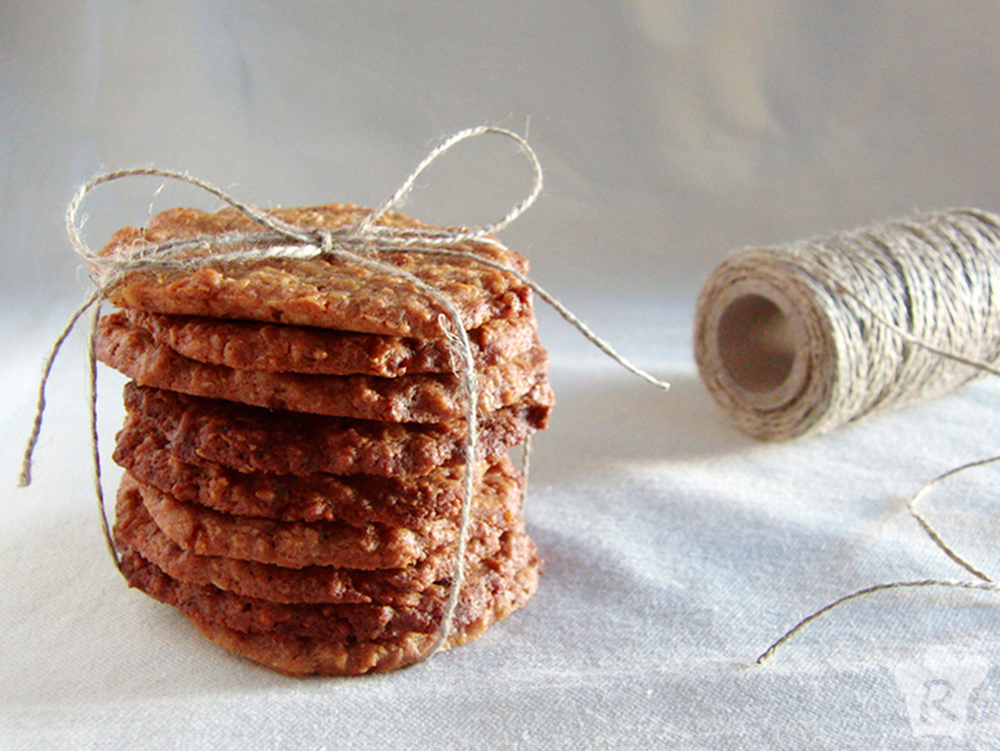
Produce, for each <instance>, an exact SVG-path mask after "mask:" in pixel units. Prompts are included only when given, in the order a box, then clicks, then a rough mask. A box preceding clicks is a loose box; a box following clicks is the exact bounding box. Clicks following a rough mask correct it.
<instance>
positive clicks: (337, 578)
mask: <svg viewBox="0 0 1000 751" xmlns="http://www.w3.org/2000/svg"><path fill="white" fill-rule="evenodd" d="M114 540H115V546H116V548H117V549H118V550H119V551H124V550H134V551H135V552H137V553H139V554H140V555H141V556H142V557H143V558H145V559H146V560H147V561H150V562H151V563H154V564H155V565H156V566H157V567H159V568H160V569H162V570H163V571H164V572H165V573H166V574H167V575H169V576H170V577H172V578H174V579H177V580H178V581H182V582H188V583H191V584H211V585H213V586H215V587H217V588H219V589H223V590H226V591H228V592H234V593H236V594H239V595H244V596H246V597H255V598H261V599H265V600H270V601H272V602H284V603H292V602H299V603H306V602H312V603H324V602H327V603H332V602H340V603H372V602H374V603H379V604H384V605H405V606H413V605H414V604H416V603H417V602H418V600H419V597H420V593H421V592H423V591H424V590H426V589H427V588H428V587H430V586H432V585H433V584H434V583H435V582H439V581H441V580H444V579H447V578H449V577H450V576H451V574H452V571H453V569H454V565H455V551H454V546H453V545H447V546H442V547H441V548H439V549H438V550H435V551H431V553H430V554H428V556H427V557H426V558H424V559H423V560H421V561H418V562H416V563H414V564H412V565H410V566H405V567H400V568H395V569H377V570H371V571H364V570H358V569H345V568H335V567H333V566H305V567H303V568H300V569H292V568H287V567H282V566H276V565H274V564H268V563H258V562H256V561H242V560H238V559H234V558H226V557H224V556H206V555H198V554H196V553H194V552H192V551H190V550H185V549H184V548H182V547H181V546H180V545H178V544H177V543H175V542H173V541H172V540H171V539H170V538H168V537H167V536H166V535H165V534H163V532H162V531H161V530H160V528H159V527H157V526H156V522H154V521H153V519H152V517H151V516H150V515H149V512H148V511H147V510H146V507H145V506H144V505H143V503H142V498H141V496H140V495H139V492H138V489H136V488H135V487H127V488H124V489H122V490H120V491H119V494H118V504H117V510H116V520H115V527H114ZM502 548H503V549H504V550H506V551H520V550H523V549H526V548H531V549H532V550H533V549H534V548H533V543H532V542H531V539H530V538H529V537H528V536H527V535H526V534H525V533H524V531H523V524H522V523H520V522H518V523H517V524H515V527H514V528H513V529H511V530H508V531H506V532H504V533H503V535H501V537H500V538H499V539H495V538H494V537H493V536H492V535H487V536H486V537H483V538H478V537H473V538H471V539H470V540H469V541H468V546H467V548H466V565H467V566H468V565H471V564H474V563H476V562H477V561H480V560H482V559H485V558H490V557H493V556H495V555H496V554H497V552H498V551H500V550H501V549H502ZM505 555H510V553H505Z"/></svg>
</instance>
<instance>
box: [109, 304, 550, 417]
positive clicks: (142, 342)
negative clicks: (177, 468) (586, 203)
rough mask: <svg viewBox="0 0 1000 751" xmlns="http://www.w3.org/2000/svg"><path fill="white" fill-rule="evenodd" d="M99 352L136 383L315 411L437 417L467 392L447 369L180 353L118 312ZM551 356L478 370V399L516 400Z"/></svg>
mask: <svg viewBox="0 0 1000 751" xmlns="http://www.w3.org/2000/svg"><path fill="white" fill-rule="evenodd" d="M97 356H98V359H100V360H101V361H102V362H104V363H105V364H106V365H110V366H111V367H113V368H115V369H116V370H118V371H120V372H122V373H124V374H125V375H127V376H128V377H130V378H132V379H134V380H135V382H136V383H138V384H139V385H140V386H153V387H155V388H160V389H168V390H170V391H177V392H180V393H183V394H191V395H194V396H204V397H209V398H212V399H227V400H229V401H235V402H240V403H242V404H249V405H252V406H256V407H265V408H267V409H284V410H290V411H293V412H308V413H310V414H317V415H330V416H337V417H354V418H358V419H362V420H382V421H386V422H422V423H440V422H446V421H448V420H455V419H460V418H462V417H464V415H465V411H466V394H465V389H464V388H463V386H462V381H461V379H460V378H459V377H458V376H455V375H451V374H418V375H408V376H400V377H398V378H380V377H375V376H365V375H351V376H332V375H303V374H299V373H267V372H263V371H255V370H238V369H236V368H230V367H227V366H225V365H210V364H207V363H203V362H199V361H197V360H192V359H190V358H187V357H184V356H183V355H180V354H178V353H177V352H175V351H174V350H173V349H171V348H170V347H168V346H166V345H164V344H160V343H158V342H156V341H155V340H154V339H153V337H152V335H151V334H150V333H148V332H147V331H145V330H143V329H139V328H133V327H131V326H130V325H129V324H128V322H127V321H125V320H124V319H122V318H119V317H116V316H105V317H104V318H103V319H101V321H100V324H99V326H98V344H97ZM547 370H548V355H547V353H546V352H545V350H544V349H543V348H542V347H541V345H540V344H537V343H536V344H535V346H534V347H532V348H531V349H529V350H527V351H526V352H524V353H521V354H520V355H518V356H516V357H514V358H511V359H510V360H506V361H504V362H503V363H501V364H498V365H491V366H488V367H486V368H484V369H482V370H481V371H480V372H479V374H478V379H477V382H478V406H479V409H480V411H481V412H483V413H486V412H493V411H495V410H497V409H500V408H501V407H505V406H507V405H509V404H513V403H515V402H516V401H517V400H518V399H520V398H521V397H523V396H524V395H525V394H527V393H528V392H529V391H530V390H531V388H532V387H533V386H534V385H535V384H537V383H538V382H539V381H541V380H543V379H544V378H545V374H546V372H547Z"/></svg>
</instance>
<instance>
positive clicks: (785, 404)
mask: <svg viewBox="0 0 1000 751" xmlns="http://www.w3.org/2000/svg"><path fill="white" fill-rule="evenodd" d="M695 317H696V322H695V358H696V360H697V362H698V367H699V371H700V373H701V376H702V379H703V381H704V382H705V384H706V386H707V387H708V389H709V392H710V393H711V395H712V396H713V398H714V399H715V401H716V402H717V403H718V404H719V406H720V407H721V408H722V410H723V411H724V412H725V413H726V415H727V416H728V417H729V419H730V420H731V422H733V423H734V424H735V425H736V426H737V427H739V428H741V429H743V430H744V431H746V432H748V433H750V434H751V435H754V436H757V437H759V438H764V439H772V440H777V439H784V438H790V437H796V436H802V435H806V434H810V433H818V432H824V431H828V430H831V429H833V428H835V427H838V426H840V425H843V424H844V423H847V422H850V421H854V420H857V419H860V418H862V417H865V416H867V415H870V414H872V413H874V412H877V411H880V410H884V409H888V408H891V407H896V406H900V405H903V404H908V403H912V402H918V401H923V400H926V399H929V398H931V397H934V396H939V395H941V394H944V393H946V392H948V391H951V390H953V389H954V388H956V387H958V386H959V385H961V384H963V383H965V382H967V381H968V380H970V379H972V378H974V377H976V376H978V375H980V374H983V373H990V374H993V375H1000V368H998V367H997V362H996V361H997V359H998V358H1000V217H997V216H995V215H993V214H990V213H988V212H985V211H980V210H977V209H955V210H951V211H944V212H936V213H928V214H921V215H917V216H915V217H913V218H910V219H904V220H900V221H896V222H891V223H887V224H883V225H877V226H874V227H868V228H862V229H858V230H854V231H852V232H845V233H841V234H838V235H833V236H830V237H825V238H819V239H814V240H805V241H799V242H796V243H792V244H791V245H788V246H782V247H768V248H748V249H745V250H743V251H740V252H738V253H735V254H733V255H732V256H730V257H729V258H728V259H726V260H725V261H724V262H723V263H722V264H721V265H720V266H719V267H718V268H717V269H716V271H715V272H713V274H712V275H711V277H710V278H709V280H708V282H707V283H706V285H705V286H704V288H703V289H702V292H701V294H700V296H699V299H698V308H697V311H696V316H695ZM997 461H1000V456H996V457H991V458H988V459H982V460H978V461H974V462H969V463H967V464H963V465H961V466H959V467H956V468H954V469H951V470H949V471H947V472H945V473H943V474H941V475H939V476H938V477H936V478H934V479H933V480H931V481H929V482H927V483H926V484H925V485H923V487H921V488H920V490H919V491H918V492H917V493H916V494H915V495H914V496H913V497H912V498H911V499H910V501H909V502H908V503H907V510H908V512H909V514H910V515H911V516H912V517H913V519H914V520H915V521H916V522H917V524H918V525H919V527H920V528H921V529H922V530H923V531H924V533H925V534H927V536H928V537H929V538H930V539H931V540H932V541H933V542H934V544H935V545H937V546H938V548H940V549H941V551H942V552H943V553H944V554H945V555H947V556H948V558H950V559H951V560H952V561H953V562H954V563H956V564H957V565H959V566H960V567H962V568H963V569H965V570H966V571H967V572H968V573H970V574H971V575H972V576H974V577H975V578H976V579H977V580H978V581H963V580H951V579H922V580H918V581H896V582H888V583H883V584H876V585H873V586H868V587H864V588H862V589H860V590H857V591H855V592H852V593H850V594H848V595H845V596H843V597H841V598H839V599H837V600H835V601H834V602H832V603H830V604H828V605H826V606H824V607H822V608H820V609H819V610H817V611H815V612H813V613H811V614H809V615H808V616H806V617H805V618H803V619H802V620H801V621H799V622H798V623H797V624H796V625H795V626H793V627H792V628H791V629H789V630H788V631H786V632H785V633H784V634H783V635H782V636H781V637H780V638H779V639H778V640H777V641H776V642H774V643H773V644H771V646H769V647H768V648H767V649H766V650H765V651H764V652H763V653H762V654H761V655H760V656H759V657H758V658H757V664H763V663H764V662H766V661H767V660H768V659H770V658H771V657H772V656H773V654H774V653H775V652H776V651H777V650H778V648H780V647H781V646H782V645H784V644H785V643H787V642H788V641H789V640H790V639H791V638H792V637H793V636H795V635H796V634H798V633H799V632H800V631H801V630H802V629H803V628H805V627H806V626H807V625H809V624H810V623H812V622H813V621H815V620H817V619H818V618H820V617H822V616H824V615H826V614H827V613H829V612H830V611H831V610H833V609H835V608H838V607H840V606H841V605H844V604H845V603H848V602H850V601H852V600H855V599H857V598H859V597H864V596H868V595H872V594H876V593H878V592H883V591H887V590H893V589H913V588H925V587H942V588H951V589H963V590H984V591H990V592H995V591H998V590H1000V585H997V584H996V583H995V582H994V581H993V580H992V579H991V578H990V577H989V576H988V575H987V574H985V573H983V572H982V571H981V570H979V569H978V568H976V567H975V566H974V565H972V564H971V563H970V562H969V561H968V560H966V558H964V557H963V556H962V555H960V554H959V553H958V552H957V551H956V550H955V549H954V548H953V547H952V546H950V545H949V544H948V543H947V542H946V541H945V540H944V538H943V537H942V535H941V534H940V533H939V532H938V531H937V530H936V529H935V528H934V526H933V525H932V524H931V522H930V521H929V520H928V519H927V518H926V517H925V516H924V515H923V514H922V513H921V512H920V511H919V510H918V508H917V507H918V505H919V503H920V501H921V500H922V499H923V498H924V497H925V496H926V495H927V494H928V493H929V492H930V491H931V490H932V489H933V488H934V487H936V486H938V485H940V484H941V483H943V482H944V481H946V480H947V479H948V478H950V477H953V476H955V475H957V474H959V473H961V472H965V471H967V470H970V469H972V468H974V467H979V466H984V465H987V464H990V463H993V462H997Z"/></svg>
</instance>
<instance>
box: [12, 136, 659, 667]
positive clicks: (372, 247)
mask: <svg viewBox="0 0 1000 751" xmlns="http://www.w3.org/2000/svg"><path fill="white" fill-rule="evenodd" d="M486 134H494V135H500V136H502V137H505V138H508V139H510V140H512V141H514V143H515V144H516V145H517V146H518V148H519V149H520V151H521V153H522V154H524V156H525V157H526V158H527V159H528V161H529V162H530V163H531V167H532V169H533V171H534V184H533V186H532V190H531V192H530V193H529V195H528V196H527V197H526V198H525V199H524V200H522V201H521V202H520V203H518V204H517V205H516V206H514V208H512V209H511V210H510V211H509V212H508V213H507V215H506V216H505V217H503V218H502V219H501V220H500V221H498V222H495V223H493V224H489V225H485V226H479V227H472V228H460V229H413V228H404V229H398V228H393V227H389V226H385V225H379V224H378V220H379V219H380V218H381V217H382V215H384V214H385V213H386V212H387V211H389V210H390V209H392V208H393V207H394V206H396V205H398V204H399V203H400V202H401V201H402V200H403V199H404V198H405V197H406V195H407V194H408V193H409V192H410V190H411V189H412V188H413V186H414V184H415V182H416V180H417V178H418V177H419V176H420V174H421V173H422V172H423V171H424V170H425V169H427V167H429V166H430V165H431V163H433V162H434V161H435V160H437V159H438V158H439V157H441V156H442V155H443V154H445V153H446V152H448V151H449V150H450V149H451V148H452V147H454V146H455V145H456V144H458V143H460V142H461V141H464V140H467V139H469V138H474V137H478V136H481V135H486ZM141 176H151V177H161V178H166V179H171V180H177V181H180V182H183V183H187V184H189V185H193V186H195V187H197V188H200V189H202V190H204V191H206V192H208V193H210V194H211V195H213V196H215V197H216V198H218V199H220V200H222V201H223V202H225V203H227V204H229V205H230V206H232V207H233V208H234V209H236V210H237V211H239V212H241V213H242V214H244V215H245V216H247V217H248V218H250V219H252V220H254V221H255V222H257V223H258V224H261V225H263V226H264V227H265V228H266V229H265V230H264V231H262V232H253V233H242V232H236V233H229V234H226V235H213V236H211V237H197V238H194V239H190V240H169V241H166V242H162V243H150V244H146V245H141V246H139V247H136V248H134V249H133V252H132V253H129V254H127V255H125V256H124V257H117V258H112V257H108V256H102V255H99V254H97V253H95V252H94V251H93V250H91V249H90V248H89V247H88V246H87V244H86V242H85V241H84V239H83V237H82V234H81V223H80V222H79V221H78V214H79V211H80V207H81V205H82V202H83V200H84V198H85V197H86V196H87V195H88V194H89V193H90V192H91V191H92V190H94V189H95V188H97V187H98V186H100V185H102V184H104V183H108V182H112V181H115V180H121V179H127V178H134V177H141ZM541 190H542V168H541V163H540V162H539V159H538V156H537V155H536V154H535V151H534V150H533V149H532V148H531V146H530V145H529V144H528V143H527V141H526V140H525V139H524V138H522V137H521V136H520V135H518V134H516V133H514V132H512V131H510V130H506V129H504V128H497V127H491V126H479V127H474V128H467V129H465V130H462V131H459V132H458V133H455V134H454V135H452V136H450V137H449V138H447V139H445V140H444V141H443V142H442V143H441V144H440V145H439V146H437V147H436V148H435V149H433V150H432V151H431V152H430V153H429V154H428V155H427V156H426V157H425V158H424V160H423V161H422V162H420V164H419V165H418V166H417V167H416V169H415V170H414V171H413V172H412V173H411V174H410V176H409V177H408V178H407V179H406V180H404V181H403V183H402V185H401V186H400V187H399V189H398V190H397V191H396V192H395V193H394V194H393V195H392V197H391V198H389V200H388V201H386V202H385V203H384V204H382V205H381V206H380V207H379V208H377V209H375V210H374V211H372V212H371V213H370V214H368V215H366V216H365V217H364V218H362V219H361V220H360V221H359V222H358V223H357V224H356V225H355V226H350V227H347V228H344V229H339V230H327V229H312V228H307V227H297V226H293V225H290V224H288V223H286V222H283V221H280V220H278V219H277V218H275V217H273V216H270V215H269V214H268V213H267V212H266V211H265V210H263V209H260V208H258V207H255V206H251V205H249V204H246V203H243V202H241V201H238V200H237V199H236V198H234V197H233V196H231V195H229V194H227V193H226V192H224V191H223V190H221V189H220V188H218V187H216V186H214V185H212V184H211V183H208V182H205V181H204V180H200V179H198V178H196V177H192V176H191V175H188V174H186V173H182V172H175V171H171V170H160V169H155V168H133V169H125V170H118V171H115V172H108V173H104V174H101V175H98V176H96V177H94V178H92V179H91V180H89V181H88V182H87V183H85V184H84V185H83V186H81V187H80V188H79V189H78V190H77V192H76V195H75V196H74V197H73V199H72V200H71V201H70V203H69V205H68V207H67V209H66V228H67V233H68V235H69V239H70V242H71V244H72V246H73V249H74V250H75V251H76V253H77V254H78V255H79V256H80V257H81V258H83V259H84V260H85V261H86V262H87V264H88V266H89V268H90V271H91V279H92V281H93V283H94V286H95V288H94V290H93V291H92V292H91V293H90V294H89V295H88V297H87V299H86V300H85V302H84V303H83V305H81V306H80V307H79V308H78V309H77V310H76V311H75V312H74V313H73V315H72V316H71V317H70V320H69V321H68V323H67V324H66V326H65V328H64V329H63V331H62V332H61V333H60V335H59V336H58V338H57V339H56V341H55V343H54V344H53V346H52V349H51V351H50V352H49V355H48V357H47V358H46V360H45V364H44V366H43V372H42V377H41V380H40V384H39V389H38V401H37V406H36V412H35V418H34V422H33V424H32V428H31V434H30V436H29V438H28V442H27V446H26V448H25V452H24V459H23V463H22V470H21V476H20V480H19V485H20V486H22V487H24V486H27V485H30V483H31V466H32V460H33V456H34V451H35V448H36V446H37V443H38V438H39V436H40V433H41V428H42V421H43V417H44V413H45V407H46V388H47V385H48V380H49V376H50V374H51V372H52V366H53V364H54V362H55V359H56V357H57V356H58V354H59V352H60V350H61V348H62V346H63V344H64V343H65V341H66V339H67V337H68V336H69V334H70V332H71V331H72V330H73V329H74V328H75V326H76V324H77V323H78V322H79V320H80V319H81V318H82V317H83V316H84V315H85V314H86V313H87V312H88V311H89V312H90V316H89V346H88V365H89V373H90V383H89V401H90V434H91V436H90V438H91V449H92V459H93V467H94V487H95V495H96V498H97V502H98V507H99V511H100V519H101V524H102V529H103V532H104V537H105V540H106V542H107V545H108V549H109V550H110V552H111V556H112V558H113V560H114V562H115V565H116V566H118V567H119V569H120V562H119V560H118V555H117V551H116V550H115V547H114V542H113V540H112V535H111V529H110V525H109V523H108V518H107V510H106V507H105V501H104V491H103V486H102V473H101V459H100V449H99V434H98V430H97V357H96V342H97V337H96V332H97V320H98V318H99V317H100V307H101V303H102V302H103V301H104V300H105V299H106V298H107V297H108V295H109V293H110V292H111V290H112V289H113V288H114V287H115V286H116V285H117V284H119V283H120V282H122V281H123V280H124V279H125V278H126V277H127V276H128V275H130V274H133V273H135V272H138V271H148V270H155V269H178V268H180V269H187V270H193V269H195V268H203V267H206V266H213V265H216V266H217V265H223V264H248V263H255V262H259V261H263V260H268V259H280V258H297V259H309V258H317V257H333V258H337V259H339V260H341V261H344V262H346V263H348V264H357V265H359V266H363V267H365V268H367V269H370V270H372V271H375V272H376V273H380V274H384V275H386V276H390V277H396V278H401V279H405V280H406V281H408V282H409V283H410V284H411V285H413V287H414V288H415V293H416V294H419V295H424V296H426V297H428V298H430V299H431V300H432V301H433V302H434V303H435V304H436V305H437V306H438V307H439V308H440V310H441V314H440V315H439V319H438V321H439V325H440V329H441V334H442V338H443V340H444V341H446V342H447V344H448V347H449V349H450V350H451V353H452V358H453V362H454V363H455V369H456V371H457V372H458V374H459V375H460V377H461V382H462V386H463V391H464V397H465V405H466V410H465V419H466V425H467V430H466V438H465V447H464V452H463V453H464V458H465V472H464V483H463V500H462V505H461V511H460V517H459V523H458V539H457V544H456V552H455V559H454V562H453V575H452V577H451V584H450V586H449V592H448V599H447V602H446V604H445V608H444V612H443V615H442V617H441V620H440V622H439V626H438V633H437V638H436V639H435V641H434V643H433V644H432V645H431V646H430V648H429V649H428V650H427V651H426V652H425V653H424V654H423V655H422V656H421V658H420V660H421V661H422V660H425V659H427V658H428V657H430V656H432V655H433V654H435V653H436V652H437V651H439V650H440V649H442V648H443V647H444V645H445V644H446V642H447V639H448V636H449V634H450V631H451V628H452V622H453V620H454V617H455V613H456V610H457V607H458V598H459V594H460V592H461V589H462V583H463V576H464V574H463V571H464V565H465V548H466V544H467V538H468V530H469V524H470V519H471V515H470V512H471V506H472V493H473V478H474V467H475V466H476V456H477V452H478V445H477V443H478V428H477V419H478V413H477V403H478V399H477V388H478V386H477V379H476V373H475V366H474V363H473V354H472V350H471V345H470V342H469V339H468V335H467V333H466V331H465V328H464V326H463V325H462V321H461V318H460V316H459V314H458V312H457V311H456V309H455V308H454V306H453V305H452V304H451V302H450V301H449V300H448V298H447V297H446V296H445V295H444V294H442V293H441V292H439V291H437V290H436V289H434V288H433V287H431V286H430V285H429V284H427V283H425V282H423V281H421V280H420V279H418V278H416V277H414V276H412V275H411V274H409V273H408V272H406V271H404V270H402V269H400V268H398V267H395V266H393V265H391V264H387V263H383V262H381V261H379V260H378V258H377V257H378V255H380V254H391V253H399V252H404V253H422V254H431V255H444V256H456V257H461V258H465V259H468V260H471V261H474V262H476V263H479V264H481V265H484V266H487V267H489V268H492V269H496V270H499V271H502V272H503V273H506V274H510V275H512V276H514V277H516V278H517V279H518V280H519V281H520V282H521V283H523V284H525V285H526V286H527V287H529V288H530V289H531V290H532V291H533V292H534V293H535V294H537V295H538V296H539V297H540V298H541V299H542V300H544V301H545V302H546V303H547V304H548V305H550V306H551V307H552V308H554V309H555V311H556V312H557V313H558V314H559V315H560V316H561V317H562V318H563V319H565V320H566V321H567V322H568V323H570V324H571V325H572V326H574V327H575V328H576V329H577V330H578V331H579V332H580V333H581V334H582V335H583V336H584V337H585V338H586V339H587V340H588V341H589V342H591V343H592V344H593V345H594V346H596V347H597V348H598V349H599V350H601V351H602V352H603V353H604V354H605V355H607V356H608V357H610V358H611V359H612V360H614V361H615V362H617V363H618V364H619V365H621V366H622V367H624V368H625V369H626V370H628V371H629V372H631V373H633V374H634V375H637V376H639V377H640V378H642V379H643V380H645V381H647V382H649V383H651V384H652V385H655V386H657V387H659V388H662V389H664V390H665V389H668V388H669V384H667V383H665V382H663V381H661V380H659V379H657V378H655V377H654V376H652V375H650V374H649V373H647V372H645V371H644V370H642V369H640V368H638V367H636V366H635V365H633V364H632V363H631V362H629V361H628V360H626V359H625V358H624V357H622V356H621V355H619V354H618V353H617V352H616V351H615V350H614V348H613V347H612V346H611V345H610V344H609V343H608V342H606V341H605V340H603V339H601V338H600V337H599V336H597V334H595V333H594V332H593V331H592V330H591V329H590V328H589V327H588V326H587V325H586V324H584V323H583V321H581V320H580V319H579V318H577V317H576V316H575V315H574V314H573V313H572V312H571V311H569V310H568V309H567V308H566V307H565V306H564V305H563V304H562V303H561V302H559V300H557V299H556V298H555V297H553V296H552V295H551V294H549V293H548V292H546V291H545V290H544V289H543V288H542V287H541V286H539V285H538V284H537V283H536V282H535V281H534V280H532V279H531V278H529V277H528V276H527V275H525V274H523V273H521V272H519V271H517V270H516V269H512V268H508V267H506V266H504V265H502V264H500V263H497V262H495V261H491V260H489V259H487V258H483V257H482V256H479V255H476V254H474V253H470V252H468V251H465V250H460V249H456V248H455V246H456V245H460V244H461V243H464V242H468V241H474V242H478V243H487V244H492V245H494V246H496V247H499V248H503V247H504V246H503V244H502V243H501V242H500V241H499V240H498V239H496V237H493V234H494V233H497V232H499V231H500V230H502V229H504V228H505V227H507V226H508V225H509V224H510V223H512V222H513V221H514V220H516V219H517V218H518V217H519V216H520V215H521V214H522V213H524V211H526V210H527V209H528V208H529V207H530V206H531V205H532V204H533V203H534V201H535V199H536V198H537V197H538V195H539V194H540V193H541ZM209 245H210V246H211V251H210V252H203V253H201V254H199V255H197V256H195V257H192V256H191V255H189V252H190V251H191V250H194V249H204V248H205V247H207V246H209ZM248 246H249V247H248ZM526 467H527V447H526V449H525V468H526Z"/></svg>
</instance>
